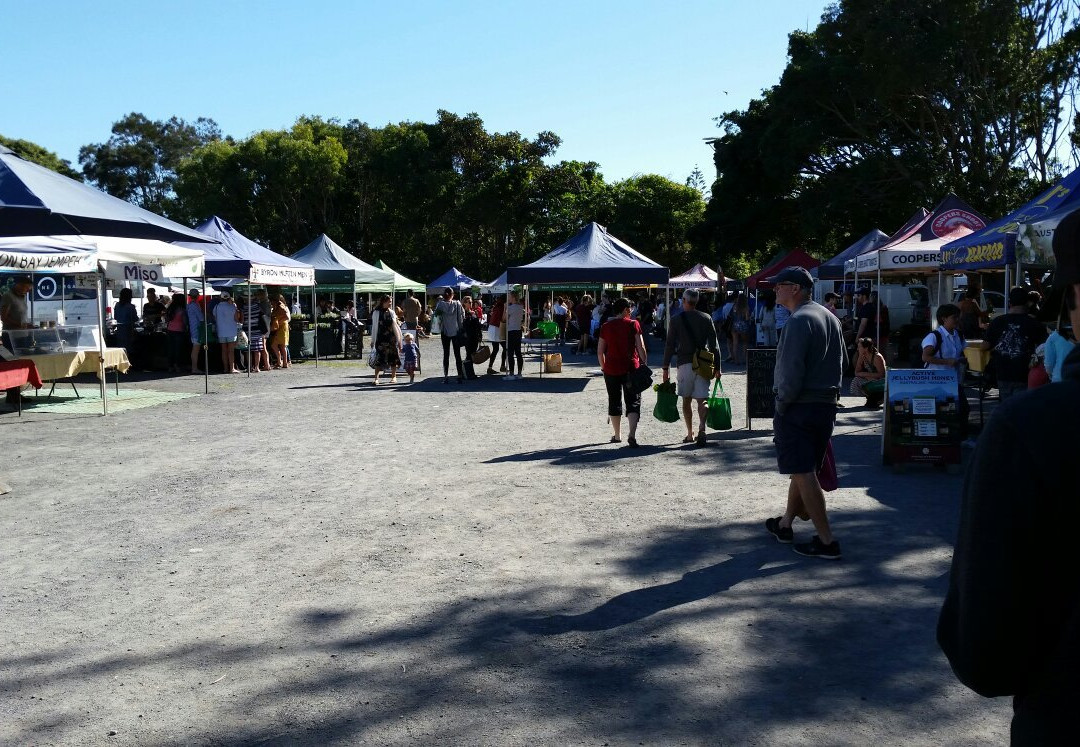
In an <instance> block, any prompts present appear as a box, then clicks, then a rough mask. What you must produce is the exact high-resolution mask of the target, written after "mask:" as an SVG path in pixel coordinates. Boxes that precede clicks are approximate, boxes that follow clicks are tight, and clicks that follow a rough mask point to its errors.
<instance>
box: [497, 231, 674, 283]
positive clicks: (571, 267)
mask: <svg viewBox="0 0 1080 747" xmlns="http://www.w3.org/2000/svg"><path fill="white" fill-rule="evenodd" d="M669 275H670V273H669V272H668V268H666V267H664V266H662V265H659V264H657V263H656V262H653V261H652V260H651V259H649V258H648V257H646V256H645V255H644V254H641V253H640V252H638V251H636V250H635V249H633V248H631V247H630V246H628V245H627V244H625V243H624V242H622V241H620V240H619V239H617V238H615V237H614V236H612V235H611V234H609V233H608V232H607V229H606V228H604V227H603V226H601V225H600V224H599V223H590V224H589V225H587V226H585V227H584V228H583V229H581V230H580V231H578V233H577V234H575V235H574V236H573V237H571V238H570V239H569V240H567V241H566V242H564V243H562V244H560V245H559V246H557V247H556V248H555V249H553V250H551V251H550V252H549V253H548V254H546V255H544V256H543V257H541V258H540V259H538V260H536V261H535V262H531V263H529V264H527V265H522V266H520V267H510V268H508V269H507V271H506V279H507V282H508V283H511V284H517V283H522V284H526V285H536V284H538V283H587V282H593V283H622V284H624V285H629V284H648V283H666V282H667V280H668V277H669Z"/></svg>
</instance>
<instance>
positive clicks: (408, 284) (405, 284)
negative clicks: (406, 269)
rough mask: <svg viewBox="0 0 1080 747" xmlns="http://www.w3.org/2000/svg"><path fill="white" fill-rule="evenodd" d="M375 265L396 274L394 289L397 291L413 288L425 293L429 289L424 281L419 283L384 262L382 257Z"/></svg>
mask: <svg viewBox="0 0 1080 747" xmlns="http://www.w3.org/2000/svg"><path fill="white" fill-rule="evenodd" d="M375 266H376V267H378V268H379V269H380V270H386V271H387V272H392V273H393V274H394V290H395V291H408V290H412V291H419V292H420V293H423V292H424V291H425V290H427V286H426V285H424V284H423V283H418V282H416V281H415V280H410V279H409V278H407V277H405V276H404V275H402V274H401V273H400V272H398V271H397V270H395V269H393V268H392V267H390V266H389V265H388V264H386V263H385V262H383V261H382V260H381V259H380V260H378V261H377V262H376V263H375Z"/></svg>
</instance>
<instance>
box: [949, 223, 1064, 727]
mask: <svg viewBox="0 0 1080 747" xmlns="http://www.w3.org/2000/svg"><path fill="white" fill-rule="evenodd" d="M1053 247H1054V257H1055V259H1056V261H1057V267H1056V269H1055V271H1054V288H1055V291H1056V290H1058V289H1060V290H1062V291H1063V292H1064V297H1063V299H1062V303H1063V305H1064V308H1065V311H1066V312H1067V314H1068V318H1069V322H1070V323H1071V324H1072V328H1073V329H1074V330H1076V329H1080V210H1078V211H1075V212H1073V213H1072V214H1071V215H1069V216H1068V217H1066V218H1065V219H1064V220H1062V221H1061V223H1059V224H1058V227H1057V229H1056V230H1055V231H1054V239H1053ZM1061 375H1062V380H1061V381H1058V382H1055V383H1053V384H1048V385H1046V386H1043V387H1040V388H1038V389H1034V390H1029V391H1027V392H1023V393H1021V394H1019V395H1017V396H1015V397H1011V398H1009V399H1008V400H1006V401H1004V402H1002V403H1001V404H1000V405H999V406H998V408H997V410H996V411H995V412H994V415H993V417H992V418H990V422H988V423H987V424H986V429H985V430H984V431H983V433H982V434H981V436H980V437H979V442H978V444H977V445H976V447H975V452H974V455H973V456H972V461H971V465H970V466H969V468H968V474H967V480H966V481H965V482H964V492H963V498H962V502H961V506H960V532H959V537H958V538H957V541H956V551H955V552H954V553H953V561H952V570H951V573H950V579H949V591H948V594H947V595H946V597H945V604H944V606H943V607H942V609H941V618H940V620H939V621H938V629H937V638H938V644H939V645H940V646H941V649H942V651H944V652H945V655H946V656H947V657H948V658H949V663H950V664H952V668H953V671H954V672H955V673H956V676H957V677H959V678H960V681H961V682H963V683H964V684H965V685H967V686H968V687H970V688H971V689H972V690H974V691H975V692H977V693H979V694H980V695H985V696H987V697H997V696H1001V695H1011V696H1013V720H1012V743H1013V744H1073V743H1075V742H1076V717H1075V711H1076V703H1077V700H1078V698H1080V679H1078V678H1077V672H1078V671H1080V586H1078V585H1077V581H1076V570H1075V569H1076V552H1075V548H1073V546H1072V543H1071V542H1068V541H1067V537H1068V534H1067V527H1069V526H1071V524H1070V523H1069V522H1070V519H1071V516H1072V513H1073V511H1074V510H1075V506H1076V496H1077V486H1078V485H1080V471H1078V470H1077V466H1076V465H1077V461H1078V460H1077V457H1078V456H1080V447H1078V445H1077V444H1078V443H1080V439H1078V438H1077V436H1078V434H1080V346H1077V347H1074V348H1073V350H1072V352H1071V353H1070V354H1069V355H1068V357H1066V358H1065V361H1064V364H1063V365H1062V371H1061ZM1063 540H1066V541H1063Z"/></svg>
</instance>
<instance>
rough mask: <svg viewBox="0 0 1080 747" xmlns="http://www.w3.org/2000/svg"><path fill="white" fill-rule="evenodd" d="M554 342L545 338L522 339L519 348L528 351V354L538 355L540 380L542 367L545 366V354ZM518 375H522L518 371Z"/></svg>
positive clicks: (542, 375) (542, 371) (542, 373)
mask: <svg viewBox="0 0 1080 747" xmlns="http://www.w3.org/2000/svg"><path fill="white" fill-rule="evenodd" d="M553 342H555V340H554V339H549V338H547V337H522V338H521V346H522V349H528V351H529V352H530V353H538V354H539V355H540V378H541V379H542V378H544V366H545V365H546V361H545V358H546V353H547V350H548V347H550V345H551V343H553ZM518 373H524V372H523V371H519V372H518Z"/></svg>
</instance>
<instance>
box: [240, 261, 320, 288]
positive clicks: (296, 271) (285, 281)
mask: <svg viewBox="0 0 1080 747" xmlns="http://www.w3.org/2000/svg"><path fill="white" fill-rule="evenodd" d="M248 280H250V281H251V282H253V283H260V284H262V285H313V284H314V283H315V269H314V268H312V267H283V266H280V265H259V264H254V263H253V264H252V265H251V272H250V274H249V275H248Z"/></svg>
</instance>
